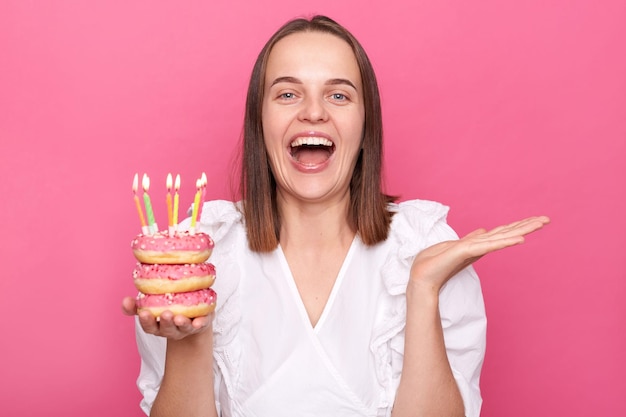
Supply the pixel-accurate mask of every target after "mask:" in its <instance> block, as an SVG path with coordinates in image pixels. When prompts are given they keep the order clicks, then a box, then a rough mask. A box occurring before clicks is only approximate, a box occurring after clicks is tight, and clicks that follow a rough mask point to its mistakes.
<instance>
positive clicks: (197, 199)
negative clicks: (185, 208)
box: [189, 179, 202, 234]
mask: <svg viewBox="0 0 626 417" xmlns="http://www.w3.org/2000/svg"><path fill="white" fill-rule="evenodd" d="M201 188H202V180H200V179H198V180H196V190H197V191H196V196H195V198H194V200H193V211H192V213H191V228H190V230H189V232H190V233H191V234H193V233H195V232H196V219H197V217H198V208H199V206H200V195H201V194H202V190H201Z"/></svg>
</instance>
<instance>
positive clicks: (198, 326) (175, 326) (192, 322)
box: [122, 297, 213, 340]
mask: <svg viewBox="0 0 626 417" xmlns="http://www.w3.org/2000/svg"><path fill="white" fill-rule="evenodd" d="M122 311H123V312H124V314H126V315H128V316H134V315H137V316H138V317H139V323H140V324H141V327H142V329H143V330H144V332H146V333H148V334H153V335H155V336H163V337H166V338H168V339H173V340H181V339H184V338H185V337H187V336H190V335H194V334H198V333H202V332H204V331H206V330H207V329H210V328H211V324H212V322H213V313H211V314H209V315H208V316H201V317H196V318H194V319H190V318H188V317H185V316H182V315H177V316H174V315H173V314H172V312H171V311H165V312H163V313H162V314H161V317H160V318H159V319H158V320H157V319H156V318H155V317H154V316H153V315H152V314H151V313H150V312H148V311H141V312H137V306H136V304H135V299H134V298H133V297H125V298H124V299H123V300H122Z"/></svg>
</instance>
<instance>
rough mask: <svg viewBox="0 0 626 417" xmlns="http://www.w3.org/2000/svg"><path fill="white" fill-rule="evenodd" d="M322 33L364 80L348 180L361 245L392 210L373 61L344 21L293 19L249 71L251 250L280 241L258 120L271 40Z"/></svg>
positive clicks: (380, 231) (375, 236)
mask: <svg viewBox="0 0 626 417" xmlns="http://www.w3.org/2000/svg"><path fill="white" fill-rule="evenodd" d="M311 31H317V32H323V33H329V34H332V35H335V36H337V37H339V38H340V39H343V40H344V41H346V42H347V43H348V45H350V47H351V48H352V51H353V52H354V55H355V57H356V60H357V63H358V66H359V69H360V71H361V79H362V84H363V101H364V105H365V125H364V126H363V143H362V150H361V153H360V154H359V157H358V160H357V163H356V166H355V168H354V172H353V174H352V179H351V181H350V205H351V207H350V211H349V219H348V221H350V222H351V225H352V226H353V227H354V229H355V230H356V231H357V233H358V234H359V236H360V238H361V240H362V241H363V242H364V243H365V244H366V245H374V244H376V243H379V242H382V241H384V240H385V239H387V235H388V233H389V225H390V224H391V216H392V213H391V212H389V210H388V209H387V206H388V204H389V203H390V202H391V201H393V200H394V197H391V196H389V195H386V194H384V193H383V192H382V184H381V182H382V153H383V146H382V145H383V134H382V113H381V107H380V95H379V92H378V83H377V82H376V75H375V74H374V69H373V67H372V64H371V62H370V60H369V58H368V57H367V54H366V53H365V50H364V49H363V47H362V46H361V44H360V43H359V42H358V41H357V40H356V38H355V37H354V36H353V35H352V34H351V33H350V32H349V31H348V30H346V29H345V28H344V27H343V26H341V25H339V24H338V23H336V22H335V21H333V20H332V19H329V18H328V17H325V16H315V17H313V18H312V19H310V20H307V19H295V20H292V21H290V22H287V23H286V24H285V25H283V26H282V27H281V28H280V29H279V30H278V31H277V32H276V33H274V35H273V36H272V37H271V38H270V39H269V41H268V42H267V43H266V44H265V46H264V47H263V49H262V50H261V52H260V53H259V56H258V57H257V60H256V62H255V64H254V67H253V70H252V76H251V77H250V84H249V86H248V95H247V100H246V112H245V118H244V132H243V160H242V167H241V168H242V169H241V183H240V187H241V195H242V197H243V215H244V219H245V222H246V227H247V234H248V244H249V246H250V249H251V250H253V251H255V252H269V251H272V250H274V249H275V248H276V246H277V245H278V242H279V233H280V217H279V213H278V208H277V205H276V180H275V179H274V176H273V174H272V172H271V168H270V163H269V160H268V156H267V152H266V150H265V142H264V139H263V126H262V122H261V109H262V105H263V93H264V88H265V85H264V84H265V70H266V66H267V60H268V57H269V55H270V52H271V51H272V48H273V47H274V45H275V44H276V43H277V42H278V41H279V40H281V39H283V38H284V37H286V36H289V35H291V34H294V33H299V32H311Z"/></svg>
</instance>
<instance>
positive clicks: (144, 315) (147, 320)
mask: <svg viewBox="0 0 626 417" xmlns="http://www.w3.org/2000/svg"><path fill="white" fill-rule="evenodd" d="M137 317H138V318H139V324H141V328H142V329H143V330H144V332H146V333H150V334H158V333H159V327H160V326H159V322H158V321H157V320H156V318H155V317H154V316H153V315H152V313H150V312H149V311H140V312H138V314H137Z"/></svg>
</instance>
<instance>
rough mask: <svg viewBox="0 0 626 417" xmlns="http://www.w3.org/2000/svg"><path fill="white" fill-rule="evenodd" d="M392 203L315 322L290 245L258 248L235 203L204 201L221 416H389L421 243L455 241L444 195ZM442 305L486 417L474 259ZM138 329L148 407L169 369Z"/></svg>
mask: <svg viewBox="0 0 626 417" xmlns="http://www.w3.org/2000/svg"><path fill="white" fill-rule="evenodd" d="M392 210H394V211H396V214H395V215H394V217H393V220H392V225H391V232H390V235H389V238H388V239H387V240H386V241H385V242H382V243H380V244H377V245H376V246H373V247H367V246H365V245H364V244H363V243H362V242H361V240H360V239H359V238H358V237H356V238H355V239H354V241H353V242H352V246H351V247H350V250H349V251H348V254H347V256H346V258H345V260H344V262H343V266H342V267H341V270H340V272H339V275H338V276H337V279H336V282H335V284H334V287H333V289H332V291H331V294H330V297H329V299H328V302H327V304H326V306H325V308H324V311H323V313H322V315H321V317H320V319H319V321H318V323H317V325H316V326H315V327H312V325H311V322H310V321H309V318H308V316H307V313H306V311H305V308H304V304H303V303H302V300H301V298H300V296H299V293H298V290H297V288H296V285H295V283H294V280H293V276H292V275H291V272H290V270H289V266H288V264H287V261H286V259H285V256H284V254H283V252H282V249H281V248H280V247H278V248H277V249H276V250H274V251H273V252H271V253H268V254H258V253H253V252H251V251H250V250H249V249H248V245H247V242H246V234H245V226H244V224H243V222H242V216H241V214H240V212H239V211H238V210H237V207H236V205H235V203H232V202H227V201H212V202H207V203H205V205H204V207H203V210H202V218H201V221H200V228H201V230H202V231H203V232H206V233H209V234H210V235H211V236H212V237H213V239H214V240H215V249H214V251H213V255H212V256H211V258H210V262H212V263H213V264H214V265H215V266H216V270H217V279H216V282H215V285H214V286H213V288H214V289H215V291H216V292H217V294H218V302H217V303H218V304H217V308H216V314H215V321H214V324H213V331H214V351H213V356H214V364H215V365H214V368H215V369H214V373H215V393H216V399H217V401H218V404H217V406H218V410H220V413H221V415H222V416H223V417H268V416H272V417H282V416H284V417H293V416H311V417H313V416H315V417H319V416H333V417H348V416H372V417H374V416H389V415H390V414H391V409H392V406H393V402H394V397H395V394H396V389H397V387H398V383H399V379H400V373H401V370H402V358H403V352H404V324H405V317H406V300H405V290H406V285H407V282H408V279H409V270H410V267H411V263H412V261H413V258H414V257H415V255H416V254H417V253H418V252H419V251H420V250H422V249H424V248H426V247H428V246H431V245H433V244H435V243H437V242H440V241H442V240H452V239H457V236H456V234H455V233H454V231H453V230H452V229H451V228H450V227H449V226H448V225H447V223H446V215H447V212H448V208H447V207H445V206H443V205H441V204H439V203H435V202H430V201H421V200H413V201H407V202H403V203H400V204H394V205H392ZM187 222H188V220H187ZM439 308H440V314H441V322H442V326H443V331H444V339H445V345H446V350H447V354H448V359H449V361H450V365H451V367H452V372H453V374H454V377H455V379H456V382H457V384H458V386H459V389H460V391H461V395H462V397H463V402H464V404H465V410H466V415H467V416H468V417H478V415H479V413H480V407H481V402H482V400H481V397H480V389H479V377H480V370H481V366H482V362H483V357H484V352H485V330H486V318H485V310H484V304H483V298H482V293H481V289H480V282H479V280H478V277H477V276H476V274H475V272H474V270H473V269H472V268H471V267H468V268H466V269H464V270H463V271H461V272H460V273H458V274H457V275H456V276H455V277H453V278H452V279H451V280H450V281H448V283H446V285H445V286H444V287H443V288H442V290H441V292H440V307H439ZM136 327H137V344H138V347H139V352H140V354H141V371H140V375H139V378H138V381H137V383H138V386H139V389H140V391H141V392H142V394H143V396H144V398H143V400H142V402H141V407H142V409H143V410H144V411H145V412H146V414H149V412H150V408H151V407H152V403H153V401H154V398H155V397H156V394H157V391H158V389H159V386H160V382H161V378H162V376H163V368H164V362H165V346H166V340H165V339H164V338H161V337H156V336H153V335H147V334H145V333H144V332H143V331H142V329H141V327H140V326H139V325H137V326H136Z"/></svg>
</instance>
